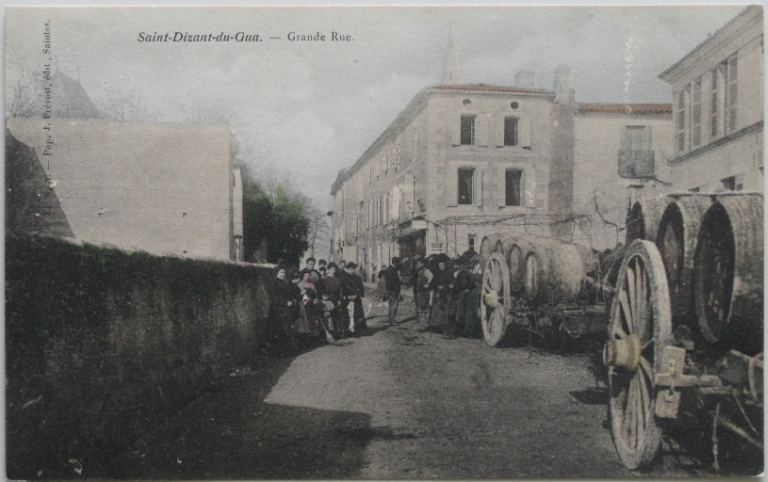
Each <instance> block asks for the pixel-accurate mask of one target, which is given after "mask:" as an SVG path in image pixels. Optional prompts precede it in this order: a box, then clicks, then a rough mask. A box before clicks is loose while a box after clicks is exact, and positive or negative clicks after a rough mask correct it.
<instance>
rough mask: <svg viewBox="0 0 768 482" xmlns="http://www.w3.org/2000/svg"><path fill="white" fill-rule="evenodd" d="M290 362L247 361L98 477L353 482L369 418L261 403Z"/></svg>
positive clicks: (367, 436) (372, 434)
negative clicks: (348, 481)
mask: <svg viewBox="0 0 768 482" xmlns="http://www.w3.org/2000/svg"><path fill="white" fill-rule="evenodd" d="M293 359H294V358H293V357H283V358H261V359H256V360H253V361H252V362H251V364H250V366H249V367H248V368H246V369H245V370H241V371H240V373H244V375H237V376H231V377H229V379H228V380H227V381H226V382H225V383H223V384H222V385H220V386H218V387H216V388H215V389H214V390H209V391H208V392H207V393H206V394H205V395H203V396H202V397H200V398H198V399H197V400H195V401H194V402H193V403H191V404H190V405H189V406H188V407H186V409H184V410H183V411H182V412H180V413H179V414H177V415H176V416H175V417H173V418H172V419H170V420H168V421H166V422H165V423H164V424H163V425H161V426H160V427H159V428H158V429H157V430H156V431H155V432H153V433H151V434H147V435H146V436H145V437H144V438H143V439H142V440H140V441H139V443H137V444H135V445H134V447H133V448H132V450H130V451H129V452H128V453H126V454H125V455H124V456H123V457H121V459H120V460H117V461H116V462H115V464H113V466H112V467H110V470H109V473H108V474H103V476H105V477H104V478H119V479H136V480H141V479H164V480H178V479H189V480H195V479H196V480H201V479H207V480H211V479H217V480H223V479H295V478H300V479H322V478H332V479H341V478H354V477H355V476H356V474H358V473H359V469H360V468H361V467H362V463H363V450H364V449H365V447H366V445H367V444H368V442H369V441H370V440H371V439H372V438H373V437H375V436H376V431H375V429H374V428H373V427H372V426H371V418H370V416H369V415H366V414H361V413H355V412H346V411H328V410H318V409H313V408H305V407H293V406H285V405H276V404H270V403H265V402H264V399H265V397H266V396H267V395H268V394H269V393H270V391H271V389H272V387H274V386H275V385H276V384H277V382H278V380H279V379H280V377H281V376H282V375H283V374H284V373H285V372H286V370H287V369H288V367H289V366H290V364H291V362H292V361H293ZM100 475H102V474H98V475H96V474H92V476H97V477H99V476H100Z"/></svg>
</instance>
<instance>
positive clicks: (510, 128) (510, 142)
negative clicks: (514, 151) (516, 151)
mask: <svg viewBox="0 0 768 482" xmlns="http://www.w3.org/2000/svg"><path fill="white" fill-rule="evenodd" d="M517 121H518V118H517V117H512V116H507V117H505V118H504V145H505V146H516V145H517V144H518V139H517V123H518V122H517Z"/></svg>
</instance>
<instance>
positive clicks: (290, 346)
mask: <svg viewBox="0 0 768 482" xmlns="http://www.w3.org/2000/svg"><path fill="white" fill-rule="evenodd" d="M286 274H287V270H286V268H285V267H284V266H278V268H277V270H275V278H274V280H273V281H272V283H271V285H270V287H269V301H270V303H269V318H268V320H269V323H268V325H267V340H268V343H269V344H270V345H272V347H273V348H274V349H275V350H277V353H278V354H280V355H284V354H294V353H296V351H297V349H298V346H297V343H296V336H295V335H296V318H297V317H298V314H299V310H298V308H299V306H298V299H299V293H300V290H299V287H298V286H296V285H295V284H293V283H291V282H289V281H288V280H287V279H286Z"/></svg>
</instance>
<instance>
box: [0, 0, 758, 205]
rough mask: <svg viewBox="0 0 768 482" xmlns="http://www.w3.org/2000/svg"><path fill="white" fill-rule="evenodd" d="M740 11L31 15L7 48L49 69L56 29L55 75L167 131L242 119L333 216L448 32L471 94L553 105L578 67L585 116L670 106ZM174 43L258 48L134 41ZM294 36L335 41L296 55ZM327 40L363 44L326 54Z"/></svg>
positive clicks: (426, 78) (76, 11)
mask: <svg viewBox="0 0 768 482" xmlns="http://www.w3.org/2000/svg"><path fill="white" fill-rule="evenodd" d="M743 8H744V7H743V6H739V5H733V4H730V5H724V6H691V5H687V6H680V7H661V6H645V7H628V6H620V7H516V6H507V7H481V8H461V7H397V8H396V7H367V8H324V7H314V8H307V7H303V8H295V7H294V8H266V7H261V8H243V7H229V8H200V7H198V8H185V9H178V8H176V9H172V8H162V7H161V8H129V7H125V8H63V9H50V8H34V9H15V10H7V11H6V46H7V47H8V48H12V49H15V50H16V51H17V52H18V53H20V54H22V56H23V58H24V59H25V61H26V62H28V63H29V64H30V65H32V66H42V64H44V63H45V57H47V56H44V55H43V54H42V47H43V29H44V24H45V21H46V20H48V19H50V22H51V28H52V38H51V42H52V45H51V48H52V51H53V55H54V58H55V59H56V61H57V63H56V64H55V65H58V67H59V69H60V70H61V71H62V72H64V73H65V74H67V75H69V76H71V77H74V78H78V77H79V79H80V82H81V84H82V85H83V87H84V88H85V90H86V91H87V92H88V94H89V95H90V96H91V97H92V98H94V99H96V98H99V97H102V96H103V95H104V93H105V88H111V89H114V88H118V89H119V90H120V91H121V92H123V93H131V94H133V95H135V96H137V97H138V98H140V99H142V101H143V102H144V103H145V104H146V105H147V106H148V107H149V108H150V110H152V111H155V112H156V113H158V114H159V115H160V118H161V120H168V121H173V120H178V119H180V118H183V116H184V114H183V111H184V110H187V111H194V110H196V109H214V110H220V111H221V112H228V113H232V114H233V124H232V128H233V130H234V132H235V134H236V136H237V137H238V138H239V139H240V140H241V142H244V143H246V144H251V145H253V147H254V149H255V152H256V153H257V155H258V156H259V158H260V161H261V162H265V163H268V164H273V165H276V166H279V168H281V169H286V170H290V171H291V172H292V173H293V177H294V178H295V180H296V181H298V183H299V185H300V186H302V187H303V191H304V192H305V194H307V195H309V196H311V197H313V198H314V199H315V200H316V201H317V203H318V206H319V207H321V208H322V209H327V208H329V207H330V196H329V192H330V188H331V184H332V182H333V180H334V179H335V178H336V175H337V173H338V171H339V169H341V168H344V167H349V166H351V165H352V164H354V162H355V161H356V160H357V159H358V158H359V157H360V156H361V155H362V154H363V152H364V151H365V150H366V148H367V147H368V146H369V145H370V144H371V143H372V142H373V141H374V140H375V139H376V137H377V136H378V135H379V134H380V133H381V132H382V131H383V130H384V129H385V128H386V127H387V126H388V125H389V123H390V122H391V121H392V120H393V119H394V118H395V116H396V115H397V114H398V113H399V112H400V111H401V110H402V109H403V108H405V106H406V105H407V104H408V102H409V101H410V100H411V99H412V98H413V97H414V96H415V95H416V93H417V92H419V90H421V89H423V88H425V87H428V86H430V85H435V84H437V83H439V81H440V78H441V74H442V69H443V63H444V60H445V55H446V52H445V49H446V44H447V38H448V31H449V29H450V30H451V31H452V33H453V39H454V45H455V47H456V52H457V55H458V60H459V64H460V71H461V80H462V82H464V83H486V84H494V85H514V77H515V74H516V73H517V72H518V71H520V70H535V71H536V72H537V73H538V75H539V77H540V79H541V81H542V83H543V87H544V88H546V89H550V90H551V89H553V82H554V81H553V77H554V70H555V68H556V67H557V65H559V64H569V65H570V66H571V74H572V86H573V87H574V88H575V90H576V100H577V102H630V103H638V102H642V103H645V102H671V90H670V87H669V85H668V84H666V83H664V82H662V81H661V80H660V79H659V78H658V75H659V74H660V73H661V72H663V71H664V70H666V69H667V68H669V67H670V66H671V65H672V64H674V63H675V62H677V61H678V60H679V59H680V58H682V57H683V56H684V55H685V54H686V53H687V52H689V51H690V50H691V49H693V48H694V47H696V45H698V44H699V43H701V42H702V41H704V40H705V39H706V38H707V36H708V34H711V33H713V32H714V31H715V30H717V29H718V28H720V27H721V26H722V25H724V24H725V23H726V22H727V21H728V20H730V19H731V18H733V17H734V16H736V15H737V14H738V13H739V12H740V11H741V10H742V9H743ZM177 31H178V32H189V33H190V34H194V33H205V34H208V33H212V34H214V35H216V34H218V33H220V32H225V33H229V34H234V33H237V32H240V31H242V32H245V33H248V34H259V35H261V36H262V37H263V38H264V40H263V41H262V42H258V43H237V42H229V43H183V42H177V43H174V42H165V43H142V42H138V41H137V38H138V36H139V33H140V32H145V33H150V34H151V33H155V32H158V33H166V32H169V33H170V34H171V36H172V35H173V33H174V32H177ZM289 32H296V33H297V34H305V35H310V34H314V33H316V32H320V33H323V34H325V35H326V41H324V42H298V41H296V42H290V41H288V40H287V35H288V33H289ZM332 32H338V33H341V34H344V35H351V37H352V39H353V40H352V41H346V42H340V41H335V42H334V41H331V40H330V36H331V33H332ZM269 37H280V38H281V39H280V40H272V39H270V38H269ZM37 68H41V67H37ZM7 74H8V75H7V79H6V80H7V82H11V81H13V80H14V79H13V72H12V70H8V72H7Z"/></svg>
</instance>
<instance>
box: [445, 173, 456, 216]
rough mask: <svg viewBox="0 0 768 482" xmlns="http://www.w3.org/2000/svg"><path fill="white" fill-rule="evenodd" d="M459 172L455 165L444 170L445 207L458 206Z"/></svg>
mask: <svg viewBox="0 0 768 482" xmlns="http://www.w3.org/2000/svg"><path fill="white" fill-rule="evenodd" d="M458 188H459V171H458V169H457V168H456V166H455V165H450V164H449V165H448V168H447V169H446V170H445V204H446V205H447V206H458V205H459V194H458Z"/></svg>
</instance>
